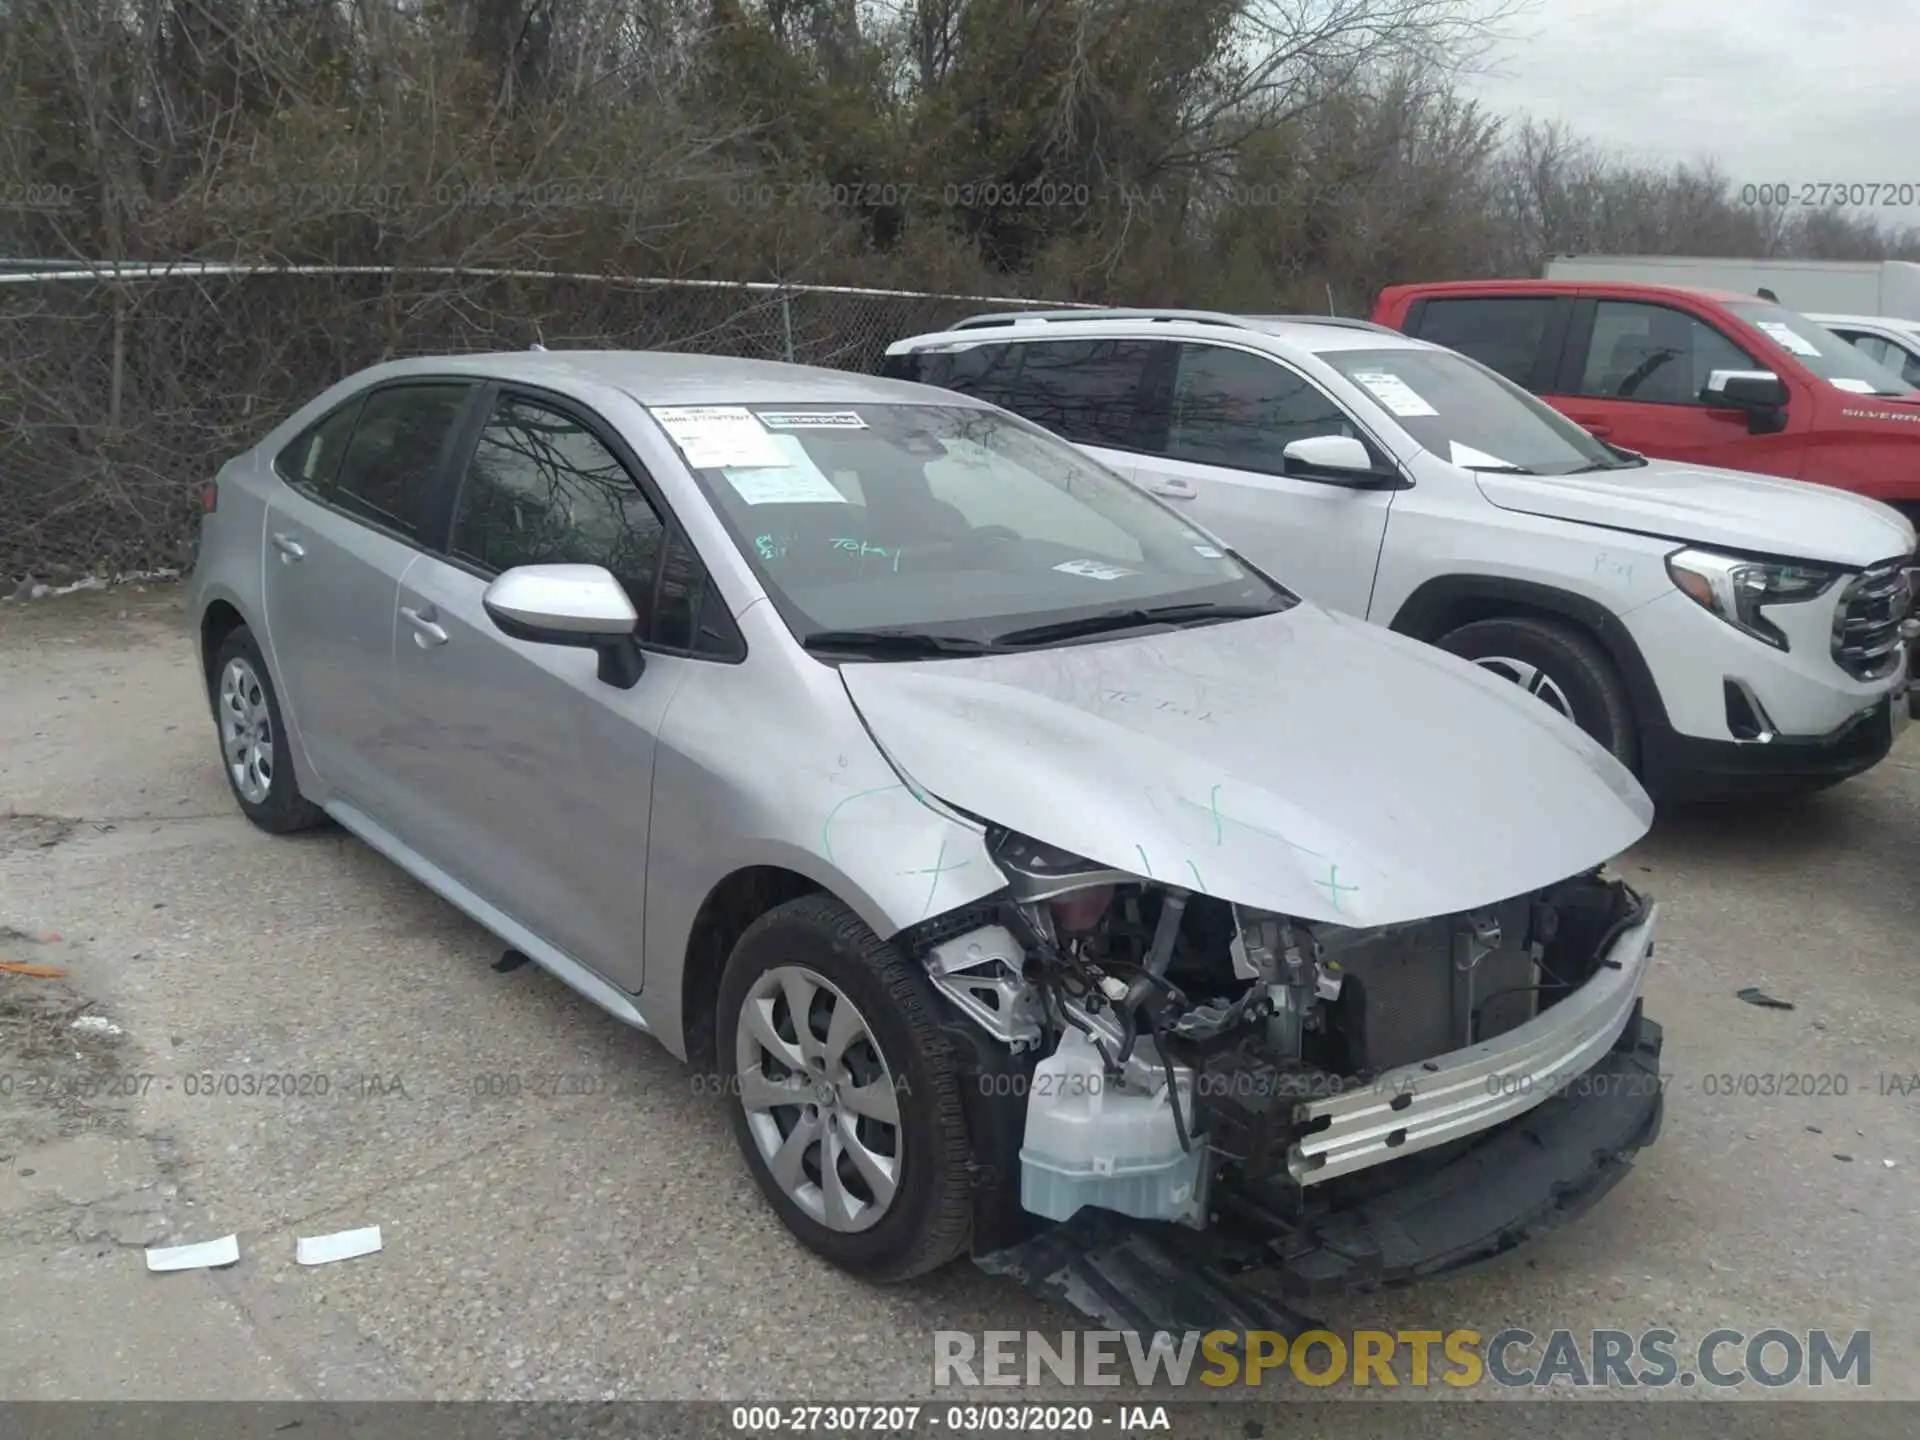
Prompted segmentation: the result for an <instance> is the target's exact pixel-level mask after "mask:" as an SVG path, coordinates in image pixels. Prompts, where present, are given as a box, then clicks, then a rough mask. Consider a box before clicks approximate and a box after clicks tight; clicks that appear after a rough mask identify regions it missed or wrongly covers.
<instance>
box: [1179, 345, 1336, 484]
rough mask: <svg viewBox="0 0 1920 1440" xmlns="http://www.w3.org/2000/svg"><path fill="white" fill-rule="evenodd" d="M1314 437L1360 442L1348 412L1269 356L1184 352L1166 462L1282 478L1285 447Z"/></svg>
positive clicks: (1209, 348) (1185, 348)
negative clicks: (1340, 437)
mask: <svg viewBox="0 0 1920 1440" xmlns="http://www.w3.org/2000/svg"><path fill="white" fill-rule="evenodd" d="M1315 435H1347V436H1352V437H1354V438H1356V439H1358V438H1361V436H1360V431H1359V430H1358V428H1357V427H1355V425H1354V424H1353V422H1352V421H1350V420H1349V419H1348V418H1347V415H1346V412H1345V411H1343V410H1341V409H1340V408H1339V407H1338V406H1337V405H1335V404H1334V403H1333V401H1331V400H1329V399H1328V398H1327V397H1326V396H1325V395H1324V394H1322V393H1321V392H1320V391H1319V390H1317V389H1315V388H1314V387H1313V386H1312V385H1310V384H1308V383H1307V382H1306V381H1305V380H1303V379H1301V378H1300V377H1299V376H1298V375H1295V374H1294V373H1293V372H1292V371H1291V370H1288V369H1286V368H1285V367H1283V366H1281V365H1278V364H1275V363H1274V362H1273V361H1271V360H1268V359H1266V358H1265V357H1264V356H1260V355H1253V354H1249V353H1248V352H1247V351H1245V350H1230V349H1227V348H1226V347H1225V346H1221V345H1182V346H1181V347H1180V357H1179V361H1178V368H1177V369H1176V370H1175V372H1174V381H1173V409H1172V413H1171V414H1170V415H1169V417H1168V424H1167V456H1168V458H1169V459H1173V460H1190V461H1193V462H1195V463H1197V464H1201V465H1221V466H1226V467H1228V468H1231V469H1235V470H1258V471H1262V472H1264V473H1266V474H1269V475H1279V474H1282V473H1283V472H1284V471H1285V469H1286V464H1285V451H1286V448H1287V446H1289V445H1291V444H1292V443H1293V442H1294V441H1295V440H1305V439H1308V438H1310V437H1312V436H1315Z"/></svg>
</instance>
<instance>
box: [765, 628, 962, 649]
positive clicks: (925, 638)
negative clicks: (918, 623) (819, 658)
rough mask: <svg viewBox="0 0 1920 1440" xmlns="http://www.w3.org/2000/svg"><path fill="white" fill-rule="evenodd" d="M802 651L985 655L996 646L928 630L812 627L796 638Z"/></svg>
mask: <svg viewBox="0 0 1920 1440" xmlns="http://www.w3.org/2000/svg"><path fill="white" fill-rule="evenodd" d="M800 646H801V648H802V649H804V650H865V651H879V652H891V653H894V654H898V655H989V654H992V653H993V652H994V651H995V650H998V649H999V648H1000V647H999V645H998V644H996V643H995V642H993V641H990V640H973V639H970V638H968V637H967V636H965V635H936V634H934V633H933V632H932V631H930V630H814V631H811V632H810V633H808V634H806V635H802V636H801V637H800Z"/></svg>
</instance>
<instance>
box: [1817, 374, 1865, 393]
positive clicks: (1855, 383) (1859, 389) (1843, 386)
mask: <svg viewBox="0 0 1920 1440" xmlns="http://www.w3.org/2000/svg"><path fill="white" fill-rule="evenodd" d="M1827 383H1828V384H1830V385H1832V386H1833V388H1834V389H1836V390H1846V391H1849V392H1851V393H1852V394H1855V395H1871V394H1873V382H1872V381H1870V380H1856V379H1854V378H1853V376H1851V375H1836V376H1834V377H1833V379H1832V380H1830V381H1828V382H1827Z"/></svg>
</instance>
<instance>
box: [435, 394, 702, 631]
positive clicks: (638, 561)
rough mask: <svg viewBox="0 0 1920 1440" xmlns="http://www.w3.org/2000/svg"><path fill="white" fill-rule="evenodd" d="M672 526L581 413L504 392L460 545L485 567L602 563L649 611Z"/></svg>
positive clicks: (457, 520)
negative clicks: (580, 418) (579, 417)
mask: <svg viewBox="0 0 1920 1440" xmlns="http://www.w3.org/2000/svg"><path fill="white" fill-rule="evenodd" d="M665 534H666V527H665V526H664V525H663V524H662V523H661V521H660V516H659V514H658V513H657V512H656V511H655V510H654V508H653V506H652V505H650V504H649V503H648V502H647V497H646V496H645V495H644V494H642V493H641V491H640V487H639V486H638V485H637V484H635V483H634V479H633V477H632V476H631V475H630V474H628V473H627V469H626V467H625V466H624V465H622V464H621V463H620V461H619V459H618V458H616V457H615V455H614V454H613V452H612V451H611V450H609V449H607V447H606V446H605V445H603V444H602V443H601V442H600V440H599V439H598V438H597V437H596V436H595V435H594V433H593V432H592V431H591V430H589V429H587V428H586V426H584V425H582V424H581V423H580V422H579V421H578V420H577V419H575V418H574V417H573V416H571V415H568V414H567V413H566V412H564V411H562V410H559V409H556V408H554V407H553V406H550V405H545V404H542V403H541V402H539V401H537V400H528V399H523V398H519V397H515V396H505V397H502V399H501V400H500V402H499V403H498V404H497V405H496V406H495V407H494V412H493V414H492V416H491V417H490V418H489V419H488V421H487V423H486V426H485V428H484V429H482V431H481V432H480V443H479V446H478V448H477V449H475V451H474V454H473V459H472V461H470V462H469V463H468V466H467V476H466V480H465V482H464V483H463V484H462V485H461V487H460V500H459V503H458V505H457V506H456V507H455V512H454V519H453V546H452V550H453V553H454V554H455V555H456V556H458V557H459V558H460V559H462V560H465V561H467V562H469V563H470V564H473V565H477V566H479V567H480V568H481V569H483V570H487V571H492V572H495V573H497V572H499V571H502V570H511V569H512V568H513V567H514V566H516V565H603V566H605V567H606V568H607V569H608V570H611V571H612V572H613V574H614V575H615V577H617V578H618V579H619V581H620V583H621V584H622V585H624V586H625V587H626V591H627V595H628V597H629V598H630V599H631V600H632V601H633V604H634V608H635V609H636V610H638V611H639V612H640V614H641V616H642V619H643V623H644V622H645V620H646V618H647V617H648V613H649V610H650V608H651V604H652V591H653V582H654V577H655V576H656V575H657V574H658V573H659V564H660V550H661V545H662V542H663V540H664V539H665Z"/></svg>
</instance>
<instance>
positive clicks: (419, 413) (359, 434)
mask: <svg viewBox="0 0 1920 1440" xmlns="http://www.w3.org/2000/svg"><path fill="white" fill-rule="evenodd" d="M471 389H472V387H471V386H468V385H459V384H433V385H395V386H392V387H390V388H388V389H385V390H376V391H374V392H373V394H371V395H369V396H368V397H367V399H366V403H365V404H364V405H362V406H361V407H360V423H359V424H357V425H355V426H354V427H353V439H352V440H350V441H349V442H348V443H347V449H346V453H345V454H344V455H343V456H342V457H341V459H340V469H339V474H338V476H337V478H336V480H335V483H334V488H333V493H332V495H331V496H330V497H329V498H330V499H332V501H333V502H334V503H335V504H336V505H338V506H339V507H340V508H341V509H343V510H350V511H352V512H353V513H354V514H356V515H360V516H363V517H365V518H366V519H368V520H371V521H373V522H374V523H376V524H379V525H384V526H386V527H388V528H389V529H392V530H398V531H400V533H401V534H403V535H415V534H418V533H419V528H420V514H419V507H420V500H421V497H422V496H423V495H424V494H425V493H426V491H427V488H428V487H429V486H430V485H431V484H432V483H433V478H434V472H435V471H436V470H437V469H438V468H439V464H440V455H441V451H442V450H443V448H444V447H445V445H446V443H447V437H448V436H450V435H451V434H452V433H453V427H454V425H455V424H456V423H457V422H458V421H459V419H460V411H461V409H462V408H463V407H464V406H465V404H466V401H467V396H468V393H469V392H470V391H471Z"/></svg>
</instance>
